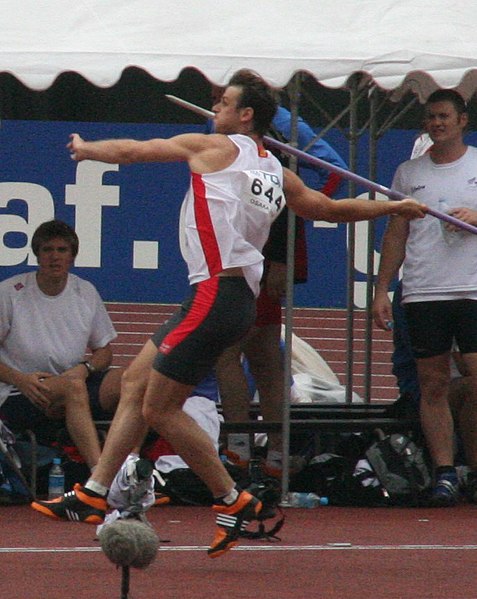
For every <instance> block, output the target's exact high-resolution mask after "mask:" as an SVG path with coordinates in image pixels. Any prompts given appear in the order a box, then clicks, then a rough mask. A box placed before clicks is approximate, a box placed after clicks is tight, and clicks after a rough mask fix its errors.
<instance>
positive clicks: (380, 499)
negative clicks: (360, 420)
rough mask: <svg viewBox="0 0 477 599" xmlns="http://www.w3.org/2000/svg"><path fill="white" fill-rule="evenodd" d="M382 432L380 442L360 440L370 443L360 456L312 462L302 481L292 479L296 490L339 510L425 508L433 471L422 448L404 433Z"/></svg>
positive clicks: (328, 457) (321, 457)
mask: <svg viewBox="0 0 477 599" xmlns="http://www.w3.org/2000/svg"><path fill="white" fill-rule="evenodd" d="M378 432H379V437H380V438H379V439H378V440H376V438H374V439H370V438H369V437H367V436H364V437H363V439H361V440H360V442H361V443H362V442H363V441H364V440H366V444H365V445H364V446H362V447H361V449H360V450H359V452H356V453H351V454H348V455H346V456H345V455H340V454H338V453H325V454H320V455H318V456H316V457H315V458H313V459H312V460H311V461H310V463H309V464H308V465H307V467H306V469H305V470H304V471H303V472H301V473H300V476H299V478H295V479H292V481H291V485H293V489H292V490H297V491H311V492H314V493H317V494H318V495H320V496H326V497H328V501H329V504H330V505H338V506H366V507H378V506H394V505H395V506H419V505H425V504H426V500H427V496H428V493H429V491H430V488H431V469H430V467H429V464H428V458H427V454H426V451H425V449H424V447H423V446H421V445H420V442H419V441H418V440H416V441H415V440H413V439H411V438H410V437H409V436H408V435H405V434H402V433H393V434H391V435H384V434H383V433H382V431H378ZM358 447H359V444H357V445H356V446H355V449H357V448H358Z"/></svg>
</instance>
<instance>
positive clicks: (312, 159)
mask: <svg viewBox="0 0 477 599" xmlns="http://www.w3.org/2000/svg"><path fill="white" fill-rule="evenodd" d="M166 98H167V99H168V100H170V101H171V102H174V104H177V105H178V106H182V108H187V109H188V110H191V111H192V112H195V113H196V114H199V115H201V116H203V117H205V118H208V119H210V118H214V116H215V113H214V112H212V111H211V110H207V109H206V108H202V107H201V106H197V105H196V104H192V103H191V102H187V101H186V100H182V98H178V97H177V96H172V95H170V94H166ZM263 141H264V142H265V144H266V145H267V146H271V147H272V148H277V149H278V150H281V151H282V152H285V153H286V154H290V155H292V156H296V157H297V158H300V159H301V160H303V161H305V162H309V163H310V164H313V165H315V166H320V167H322V168H324V169H326V170H328V171H332V172H334V173H337V174H338V175H340V177H343V179H348V180H349V181H353V182H354V183H357V184H358V185H362V186H363V187H365V188H366V189H369V190H370V191H377V192H379V193H382V194H383V195H385V196H387V197H388V198H389V199H391V200H403V199H404V198H406V197H408V196H406V195H404V194H403V193H401V192H400V191H396V190H394V189H389V188H388V187H384V185H380V184H379V183H375V182H374V181H370V180H369V179H365V178H364V177H361V176H360V175H357V174H356V173H352V172H351V171H349V170H347V169H344V168H341V167H340V166H337V165H336V164H331V163H330V162H326V160H322V159H321V158H317V157H316V156H311V154H307V153H306V152H303V151H302V150H298V149H297V148H294V147H292V146H290V145H288V144H284V143H282V142H281V141H277V140H276V139H273V137H268V136H265V137H264V138H263ZM427 212H428V214H431V215H432V216H435V217H436V218H439V219H440V220H444V221H447V222H448V223H451V224H452V225H455V226H456V227H459V228H460V229H465V230H466V231H470V232H471V233H474V235H477V227H474V226H473V225H470V224H469V223H465V222H464V221H462V220H460V219H458V218H455V216H451V215H450V214H446V213H445V212H439V211H438V210H434V209H433V208H428V209H427Z"/></svg>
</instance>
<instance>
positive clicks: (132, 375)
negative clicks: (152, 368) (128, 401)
mask: <svg viewBox="0 0 477 599" xmlns="http://www.w3.org/2000/svg"><path fill="white" fill-rule="evenodd" d="M148 374H149V370H146V369H144V368H139V367H138V366H134V365H131V366H129V367H128V368H126V369H125V370H124V372H123V373H122V375H121V395H123V394H124V395H134V396H138V395H140V396H141V397H142V396H143V395H144V393H145V391H146V387H147V380H148Z"/></svg>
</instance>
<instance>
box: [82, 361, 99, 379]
mask: <svg viewBox="0 0 477 599" xmlns="http://www.w3.org/2000/svg"><path fill="white" fill-rule="evenodd" d="M80 364H83V365H84V366H86V370H87V371H88V376H89V375H90V374H94V373H95V372H96V368H95V367H94V366H93V365H92V364H91V362H88V360H83V361H82V362H80Z"/></svg>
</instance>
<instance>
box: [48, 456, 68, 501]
mask: <svg viewBox="0 0 477 599" xmlns="http://www.w3.org/2000/svg"><path fill="white" fill-rule="evenodd" d="M64 492H65V472H64V470H63V468H62V467H61V458H53V465H52V467H51V468H50V472H49V475H48V499H55V498H56V497H62V496H63V494H64Z"/></svg>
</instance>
